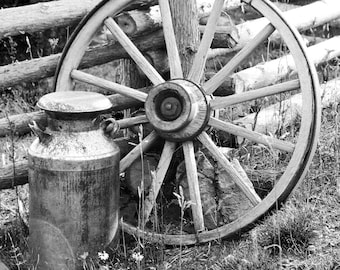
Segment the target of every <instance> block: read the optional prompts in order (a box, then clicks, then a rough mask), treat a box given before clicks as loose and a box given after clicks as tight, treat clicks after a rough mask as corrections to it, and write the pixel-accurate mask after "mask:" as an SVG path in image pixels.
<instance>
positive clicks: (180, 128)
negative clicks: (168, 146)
mask: <svg viewBox="0 0 340 270" xmlns="http://www.w3.org/2000/svg"><path fill="white" fill-rule="evenodd" d="M145 110H146V115H147V117H148V119H149V121H150V123H151V125H152V126H153V127H154V128H155V130H156V131H157V132H158V133H159V135H160V136H162V137H163V138H165V139H167V140H170V141H186V140H189V139H192V138H194V137H195V136H196V135H197V134H199V133H200V132H202V130H203V129H204V128H205V126H206V124H207V121H208V115H209V113H208V111H209V106H208V102H207V99H206V96H205V94H204V92H203V91H202V90H201V88H200V87H199V86H197V85H196V84H194V83H192V82H190V81H187V80H180V79H176V80H171V81H168V82H165V83H162V84H160V85H157V86H155V87H154V88H153V89H151V90H150V92H149V95H148V97H147V100H146V102H145Z"/></svg>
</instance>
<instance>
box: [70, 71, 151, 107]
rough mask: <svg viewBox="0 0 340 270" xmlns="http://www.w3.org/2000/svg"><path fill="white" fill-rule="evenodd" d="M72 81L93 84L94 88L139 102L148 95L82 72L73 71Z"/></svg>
mask: <svg viewBox="0 0 340 270" xmlns="http://www.w3.org/2000/svg"><path fill="white" fill-rule="evenodd" d="M71 77H72V79H75V80H77V81H81V82H85V83H88V84H92V85H94V86H98V87H101V88H103V89H106V90H110V91H112V92H114V93H117V94H121V95H123V96H126V97H131V98H133V99H137V100H139V101H145V100H146V97H147V94H146V93H143V92H141V91H138V90H135V89H133V88H130V87H127V86H124V85H121V84H119V83H115V82H111V81H108V80H105V79H102V78H99V77H97V76H94V75H91V74H88V73H85V72H83V71H80V70H76V69H74V70H72V72H71Z"/></svg>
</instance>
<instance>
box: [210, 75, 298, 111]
mask: <svg viewBox="0 0 340 270" xmlns="http://www.w3.org/2000/svg"><path fill="white" fill-rule="evenodd" d="M299 87H300V81H299V80H292V81H288V82H283V83H278V84H275V85H271V86H267V87H262V88H259V89H256V90H252V91H248V92H244V93H239V94H234V95H230V96H227V97H216V98H215V99H213V100H211V101H210V107H211V109H213V110H216V109H221V108H226V107H228V106H232V105H236V104H239V103H242V102H246V101H251V100H255V99H259V98H264V97H268V96H271V95H276V94H280V93H284V92H288V91H293V90H296V89H298V88H299Z"/></svg>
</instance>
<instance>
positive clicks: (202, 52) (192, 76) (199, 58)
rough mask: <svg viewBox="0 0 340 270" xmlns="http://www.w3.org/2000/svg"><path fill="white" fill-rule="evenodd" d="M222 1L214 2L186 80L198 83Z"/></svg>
mask: <svg viewBox="0 0 340 270" xmlns="http://www.w3.org/2000/svg"><path fill="white" fill-rule="evenodd" d="M223 3H224V1H223V0H216V1H215V2H214V5H213V8H212V11H211V14H210V16H209V19H208V23H207V26H206V28H205V31H204V34H203V37H202V40H201V44H200V46H199V48H198V51H197V54H196V55H195V58H194V61H193V63H192V67H191V70H190V72H189V75H188V79H189V80H191V81H193V82H195V83H200V80H201V78H202V75H203V72H204V67H205V62H206V60H207V55H208V50H209V48H210V45H211V42H212V40H213V37H214V34H215V29H216V26H217V21H218V19H219V17H220V15H221V10H222V7H223Z"/></svg>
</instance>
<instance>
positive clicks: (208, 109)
mask: <svg viewBox="0 0 340 270" xmlns="http://www.w3.org/2000/svg"><path fill="white" fill-rule="evenodd" d="M132 2H133V1H131V0H123V1H115V0H107V1H103V2H102V3H101V4H100V5H98V6H97V7H96V8H95V9H94V10H93V11H92V12H91V13H90V14H89V15H88V16H87V17H86V18H84V20H83V21H82V22H81V24H80V25H79V26H78V28H77V29H76V31H75V32H74V33H73V35H72V37H71V39H70V41H69V43H68V44H67V46H66V48H65V50H64V52H63V55H62V58H61V61H60V63H59V66H58V70H57V73H56V79H55V90H56V91H71V90H73V89H74V87H75V84H77V83H78V82H82V83H86V84H91V85H94V86H97V87H98V88H104V89H106V90H109V91H111V92H112V93H116V94H120V95H122V96H124V97H127V98H129V100H131V99H133V100H135V101H136V102H132V103H131V101H129V102H127V103H126V104H127V106H126V108H129V107H131V106H132V105H131V104H141V103H142V104H144V109H145V116H144V115H141V116H137V117H132V118H128V119H124V121H125V122H126V123H127V124H126V127H127V126H129V125H130V126H132V125H139V124H144V123H147V122H148V123H149V124H151V126H152V127H153V131H152V132H151V133H150V134H148V135H147V136H146V137H145V138H144V139H143V140H142V141H141V142H140V143H139V144H138V145H137V146H136V147H135V148H134V149H132V150H131V152H130V153H129V154H128V155H126V156H125V157H124V158H123V159H122V160H121V162H120V170H121V172H125V171H126V169H127V168H128V167H129V166H130V165H131V164H132V163H133V162H134V161H135V160H137V159H138V158H139V157H140V153H141V151H144V152H147V151H148V149H149V148H150V147H152V145H154V144H155V143H156V141H158V140H159V139H160V138H162V139H164V141H165V143H164V146H163V149H162V151H161V153H160V159H159V162H158V165H157V168H156V171H155V176H154V177H153V183H152V184H151V188H150V190H149V192H148V194H147V195H146V196H145V198H144V201H143V211H142V212H141V213H139V215H140V216H141V217H142V218H141V220H144V222H143V224H139V226H133V225H131V224H127V223H125V222H122V224H121V225H122V229H123V230H124V231H125V232H128V233H130V234H135V235H139V236H141V237H144V238H147V239H150V240H151V241H162V242H164V243H166V244H174V245H177V244H195V243H202V242H207V241H211V240H214V239H218V238H223V237H227V236H230V235H233V234H235V233H237V232H239V231H241V230H244V229H246V228H248V227H249V226H251V225H252V224H253V223H254V222H256V221H257V220H258V219H259V218H261V217H262V216H263V215H264V214H266V213H267V212H268V211H270V210H271V209H272V208H273V207H275V206H276V205H280V204H281V202H283V201H284V200H285V199H286V198H287V197H288V195H289V194H290V193H291V191H292V190H293V188H294V187H295V186H296V184H297V183H298V181H299V180H300V179H301V178H303V177H304V175H305V173H306V170H307V168H308V165H309V163H310V161H311V159H312V156H313V153H314V151H315V147H316V141H317V137H318V130H319V125H320V105H319V96H318V91H317V88H318V82H317V78H316V72H315V70H314V67H313V65H312V64H311V63H310V61H309V60H308V57H307V55H306V52H305V48H304V45H303V44H302V42H301V38H300V36H299V34H298V33H297V31H296V30H295V29H294V28H292V27H291V26H290V24H289V23H288V22H287V21H286V20H285V19H284V18H283V16H282V15H281V13H280V12H279V11H278V10H277V9H276V8H275V7H274V6H273V5H272V4H271V3H270V2H269V1H267V0H244V3H245V4H246V5H247V6H248V7H249V8H251V9H252V10H256V12H257V14H261V15H262V16H263V17H265V18H266V19H267V20H268V21H266V23H264V26H263V28H262V29H259V31H258V33H257V34H256V35H255V36H254V37H253V38H252V40H251V41H250V42H248V43H247V44H246V45H245V46H244V47H243V48H240V50H239V51H238V52H237V53H236V54H234V55H233V57H231V58H230V59H228V61H226V62H225V64H224V66H223V67H222V68H220V69H219V70H218V72H216V73H215V74H214V75H213V76H211V78H210V79H207V76H205V71H206V63H207V57H208V51H209V48H210V45H211V42H212V40H213V38H214V33H215V31H216V29H220V28H219V27H220V26H217V24H218V18H219V17H220V14H221V9H222V6H223V2H224V1H220V0H216V1H215V3H214V5H213V7H212V10H211V14H210V17H209V19H208V22H207V25H206V26H205V32H204V34H203V36H202V39H201V43H200V45H199V47H198V50H197V53H196V55H195V56H194V58H193V64H192V66H191V67H190V68H189V72H188V74H187V75H186V74H184V73H183V70H182V65H183V60H181V58H180V53H179V50H178V46H177V45H176V38H175V34H174V32H175V31H174V30H173V27H172V21H173V20H175V19H176V18H174V17H172V16H171V10H170V7H169V3H168V1H167V0H162V1H159V4H160V9H161V14H162V19H163V31H164V33H165V35H164V38H165V44H166V49H167V55H168V56H169V57H168V62H169V68H170V78H169V79H168V80H166V79H165V76H164V75H163V74H160V73H159V72H158V71H157V70H156V68H155V67H153V66H152V65H151V64H150V63H149V62H148V61H147V60H146V58H145V57H144V56H143V53H142V52H141V51H140V50H139V49H138V48H137V47H136V46H135V45H134V43H133V42H132V41H131V39H130V38H129V37H128V36H127V35H126V34H125V33H124V32H123V30H122V29H121V28H120V27H119V25H118V24H117V23H116V21H115V20H114V17H115V16H116V15H118V14H119V13H120V12H121V11H122V10H124V9H125V8H127V7H128V6H129V5H130V4H131V3H132ZM104 25H105V27H106V28H107V29H108V30H109V31H110V33H111V34H112V35H113V36H114V37H115V39H116V40H117V41H118V42H119V43H121V45H122V46H123V48H124V49H125V50H126V52H127V54H128V55H129V56H130V57H131V58H132V59H133V60H134V61H135V63H136V64H137V66H138V67H139V68H140V70H142V71H143V72H144V74H145V75H146V76H147V78H148V79H149V80H150V82H151V83H152V85H153V86H152V87H150V88H148V89H147V90H148V91H147V92H145V91H141V90H140V89H132V88H130V87H126V86H123V85H120V84H117V83H114V82H111V81H108V80H106V79H103V78H99V77H98V76H93V75H91V74H89V73H88V72H84V71H80V70H79V68H80V66H81V62H82V60H83V57H84V54H85V51H86V50H87V49H88V48H89V44H90V43H91V40H92V38H93V36H94V35H95V34H96V33H97V31H98V30H99V29H101V28H102V27H103V26H104ZM275 31H278V32H279V34H280V36H281V40H282V42H283V43H284V44H285V46H286V47H285V48H288V49H287V51H289V53H290V55H291V56H288V57H287V58H282V59H286V61H288V58H289V59H290V60H289V61H293V62H294V63H295V67H296V72H294V74H295V75H294V76H293V77H289V76H286V77H285V78H283V77H282V78H281V79H280V80H278V82H277V83H275V84H273V85H267V86H262V87H256V89H253V90H252V91H249V92H243V93H239V92H236V93H234V94H233V95H229V96H221V94H220V92H221V91H219V90H218V91H216V90H217V89H218V88H219V87H221V85H222V84H223V83H225V81H226V80H228V79H230V78H234V77H235V76H236V75H238V74H239V71H240V70H242V69H245V68H248V67H249V64H248V63H251V64H250V66H251V65H254V64H255V65H256V64H258V63H260V62H262V58H261V57H259V54H260V55H261V54H263V51H264V52H265V53H266V52H268V50H269V49H270V48H271V46H270V44H268V40H269V38H270V37H271V35H272V34H273V33H274V32H275ZM261 50H262V51H261ZM281 52H282V50H281ZM276 54H277V53H276ZM235 74H236V75H235ZM229 90H230V89H229ZM232 90H233V89H232ZM217 92H219V94H218V96H217V95H215V93H217ZM234 92H235V91H234ZM115 97H118V96H115ZM296 100H297V103H298V104H299V105H298V108H299V110H300V112H299V115H300V117H299V119H298V120H296V121H297V122H296V123H295V125H291V126H290V130H288V129H287V127H285V128H286V129H285V130H284V132H281V134H279V133H278V134H270V133H266V132H265V131H256V129H254V128H253V129H248V128H246V124H245V122H242V119H243V118H242V119H236V116H235V113H234V112H235V111H239V110H243V112H244V110H246V111H247V112H249V108H253V107H254V106H255V107H256V110H255V111H256V112H255V113H254V115H255V116H254V119H255V121H256V120H257V119H259V117H260V116H261V114H262V112H264V114H265V112H266V111H267V110H269V109H270V108H271V107H270V106H272V107H275V106H276V107H277V104H279V105H278V107H279V109H278V113H275V115H274V114H272V115H271V116H270V117H267V119H268V118H270V119H269V121H272V122H274V121H276V120H275V119H280V121H279V122H278V123H282V122H284V121H285V119H287V118H288V117H292V115H293V113H294V112H293V111H292V110H291V109H287V108H285V106H286V105H292V104H293V103H295V101H296ZM122 107H124V106H120V109H121V108H122ZM240 108H241V109H240ZM294 108H296V107H294ZM216 110H221V112H219V113H218V112H216ZM271 118H272V119H271ZM274 118H275V119H274ZM258 121H259V120H258ZM296 129H298V130H296ZM289 131H290V132H289ZM214 134H215V135H214ZM216 134H218V135H217V136H216ZM223 134H232V135H234V136H237V138H239V141H240V142H239V144H241V145H242V148H240V149H234V150H233V153H234V154H233V155H234V158H235V157H238V160H237V161H235V160H233V159H232V158H231V157H230V156H227V155H225V154H224V151H223V146H225V145H224V144H223V142H222V139H221V138H222V137H223ZM211 135H214V136H211ZM242 140H243V141H242ZM241 141H242V142H241ZM180 148H182V151H183V156H184V163H185V168H186V170H185V171H186V179H187V185H188V194H187V196H188V197H189V199H190V201H191V217H192V222H191V223H192V224H193V225H192V227H193V228H194V231H195V232H194V233H183V234H182V233H180V234H170V233H168V232H166V231H160V232H155V231H152V230H149V229H147V228H148V226H147V225H146V221H147V220H149V217H150V215H151V213H152V209H153V208H154V207H155V204H156V201H157V197H158V196H159V194H160V190H161V188H162V186H163V184H164V181H165V179H166V174H167V171H168V170H169V168H170V163H171V159H172V158H173V157H174V155H175V152H176V151H179V150H178V149H180ZM197 149H203V150H204V153H206V156H207V157H208V159H210V161H211V162H216V164H217V166H218V167H219V170H220V171H223V172H225V173H226V175H228V177H227V178H228V179H229V180H230V182H229V184H230V183H231V184H232V185H233V186H235V187H237V188H236V189H237V190H239V193H236V195H240V194H241V195H240V196H242V197H244V198H245V200H246V201H247V202H248V203H249V207H248V208H247V209H246V210H244V211H243V212H242V213H240V214H239V215H238V216H236V218H233V219H231V218H226V217H224V218H222V220H221V221H219V222H217V223H216V226H215V227H214V228H209V229H207V226H206V224H205V222H206V211H205V209H204V204H205V201H203V200H202V198H201V196H203V195H202V190H201V174H202V173H201V171H200V169H201V168H198V166H197V162H198V161H197V159H196V158H195V151H196V150H197ZM242 151H246V152H245V153H243V152H242ZM235 162H236V163H237V164H239V166H236V165H235ZM282 168H284V169H283V170H282ZM273 174H274V176H273V177H271V176H270V175H273ZM264 178H270V181H269V182H270V183H269V186H270V187H269V188H268V190H267V191H266V192H261V190H262V189H263V187H262V186H258V183H257V182H263V181H264V180H263V179H264ZM249 179H250V180H251V182H252V183H251V184H249V182H250V181H249ZM267 180H268V179H267ZM252 184H253V185H254V186H255V188H253V187H252ZM261 184H263V183H260V185H261ZM214 185H216V183H215V184H214ZM230 190H231V189H230ZM230 190H229V191H230ZM234 195H235V194H234ZM234 195H233V196H234ZM204 198H205V197H204ZM221 202H223V200H219V201H217V205H218V207H220V208H221V205H220V203H221ZM218 207H217V208H216V209H217V210H216V211H220V210H221V209H220V208H218ZM142 228H143V229H142Z"/></svg>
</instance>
